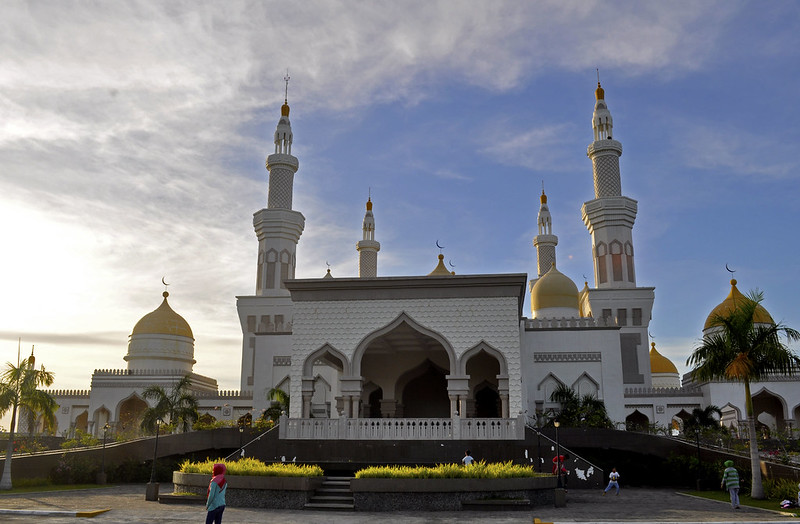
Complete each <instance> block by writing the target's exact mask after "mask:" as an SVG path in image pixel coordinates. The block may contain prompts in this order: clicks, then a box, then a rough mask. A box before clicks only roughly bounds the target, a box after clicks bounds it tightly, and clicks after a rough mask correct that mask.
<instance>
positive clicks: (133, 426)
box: [116, 395, 148, 438]
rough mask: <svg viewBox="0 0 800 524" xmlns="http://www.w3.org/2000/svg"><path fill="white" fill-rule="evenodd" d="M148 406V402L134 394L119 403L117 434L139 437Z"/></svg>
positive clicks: (126, 436)
mask: <svg viewBox="0 0 800 524" xmlns="http://www.w3.org/2000/svg"><path fill="white" fill-rule="evenodd" d="M147 408H148V405H147V402H145V401H144V400H142V399H141V398H139V397H138V396H137V395H134V396H132V397H130V398H128V399H126V400H123V401H122V402H121V403H120V405H119V416H118V417H117V427H116V430H117V435H121V436H123V437H125V438H133V437H137V436H139V435H140V434H141V428H140V424H141V423H142V417H143V416H144V412H145V410H146V409H147Z"/></svg>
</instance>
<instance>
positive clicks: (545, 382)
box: [536, 371, 566, 402]
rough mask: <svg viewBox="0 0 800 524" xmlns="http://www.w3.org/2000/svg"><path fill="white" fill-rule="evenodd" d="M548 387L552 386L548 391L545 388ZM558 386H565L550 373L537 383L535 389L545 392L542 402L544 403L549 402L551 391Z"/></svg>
mask: <svg viewBox="0 0 800 524" xmlns="http://www.w3.org/2000/svg"><path fill="white" fill-rule="evenodd" d="M550 385H552V389H548V388H547V386H550ZM558 386H566V384H564V383H563V382H562V381H561V380H560V379H559V378H558V377H557V376H555V375H554V374H553V372H552V371H551V372H550V373H548V374H547V375H546V376H545V377H544V378H543V379H542V380H541V381H539V384H537V386H536V389H538V390H540V391H541V390H543V391H545V393H547V395H546V397H545V399H544V400H545V402H549V401H550V393H552V390H553V389H555V388H556V387H558Z"/></svg>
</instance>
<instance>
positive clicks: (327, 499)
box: [311, 495, 353, 504]
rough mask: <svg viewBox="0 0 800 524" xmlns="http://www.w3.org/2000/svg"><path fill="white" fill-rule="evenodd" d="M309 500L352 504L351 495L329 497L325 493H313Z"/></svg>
mask: <svg viewBox="0 0 800 524" xmlns="http://www.w3.org/2000/svg"><path fill="white" fill-rule="evenodd" d="M311 502H337V503H341V504H352V503H353V497H329V496H325V495H323V496H319V495H314V496H313V497H311Z"/></svg>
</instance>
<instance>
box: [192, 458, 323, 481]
mask: <svg viewBox="0 0 800 524" xmlns="http://www.w3.org/2000/svg"><path fill="white" fill-rule="evenodd" d="M218 463H222V464H225V467H226V468H227V469H228V471H227V474H228V475H255V476H262V477H321V476H322V475H323V471H322V468H321V467H319V466H317V465H307V464H295V463H293V462H279V463H275V464H265V463H263V462H261V461H260V460H258V459H254V458H242V459H239V460H233V461H226V460H223V459H215V460H211V459H206V460H205V462H191V461H190V460H185V461H183V462H182V463H181V464H180V466H179V469H178V471H181V472H182V473H203V474H206V475H211V471H212V469H213V467H214V464H218Z"/></svg>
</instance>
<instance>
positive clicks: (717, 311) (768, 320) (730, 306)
mask: <svg viewBox="0 0 800 524" xmlns="http://www.w3.org/2000/svg"><path fill="white" fill-rule="evenodd" d="M749 300H750V299H749V298H747V297H746V296H744V295H742V294H741V293H740V292H739V290H738V289H737V288H736V279H731V292H730V293H729V294H728V298H726V299H725V300H723V301H722V303H721V304H719V305H718V306H717V307H715V308H714V309H712V310H711V313H709V314H708V317H707V318H706V323H705V325H704V326H703V331H705V330H706V329H708V328H710V327H714V320H715V319H717V318H718V317H724V316H727V315H730V314H731V312H732V311H733V310H734V309H736V307H737V306H739V305H741V304H744V303H746V302H747V301H749ZM753 322H754V323H756V324H774V323H775V321H774V320H772V317H771V316H770V314H769V313H768V312H767V310H766V309H764V306H762V305H761V304H759V305H758V306H756V311H755V313H754V314H753Z"/></svg>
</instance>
